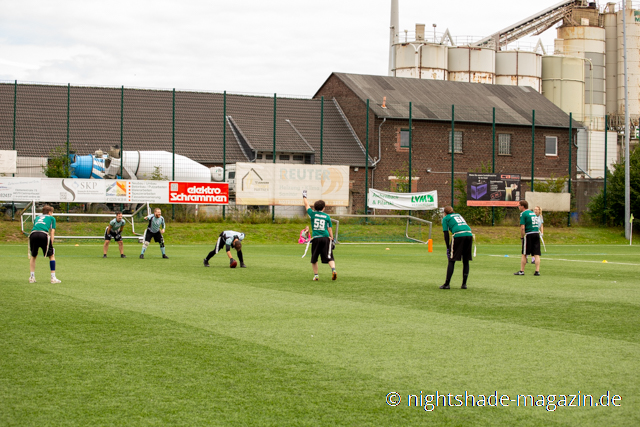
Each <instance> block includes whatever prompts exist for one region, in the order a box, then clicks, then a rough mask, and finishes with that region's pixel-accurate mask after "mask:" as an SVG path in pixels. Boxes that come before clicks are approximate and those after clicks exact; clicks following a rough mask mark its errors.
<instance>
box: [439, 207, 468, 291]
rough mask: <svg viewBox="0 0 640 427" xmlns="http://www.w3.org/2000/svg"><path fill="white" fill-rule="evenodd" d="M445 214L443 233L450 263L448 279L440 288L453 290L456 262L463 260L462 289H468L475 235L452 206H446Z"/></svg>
mask: <svg viewBox="0 0 640 427" xmlns="http://www.w3.org/2000/svg"><path fill="white" fill-rule="evenodd" d="M444 213H445V215H446V216H445V217H444V218H443V219H442V231H443V232H444V243H445V244H446V245H447V260H448V261H449V263H448V265H447V279H446V281H445V282H444V285H442V286H440V289H450V288H451V286H450V282H451V276H453V270H454V268H455V265H456V261H460V260H462V287H461V289H467V278H468V277H469V261H471V260H472V257H471V247H472V245H473V233H472V232H471V227H469V226H468V225H467V222H466V221H465V220H464V218H463V217H462V215H460V214H457V213H454V212H453V208H452V207H451V206H446V207H445V208H444ZM449 233H451V234H449Z"/></svg>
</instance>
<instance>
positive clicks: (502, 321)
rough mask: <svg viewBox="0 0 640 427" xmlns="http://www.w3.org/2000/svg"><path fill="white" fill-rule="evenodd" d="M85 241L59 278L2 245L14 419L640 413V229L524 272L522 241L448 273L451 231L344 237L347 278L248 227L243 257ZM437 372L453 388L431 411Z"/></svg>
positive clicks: (486, 417) (550, 257)
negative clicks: (431, 238) (620, 241)
mask: <svg viewBox="0 0 640 427" xmlns="http://www.w3.org/2000/svg"><path fill="white" fill-rule="evenodd" d="M294 225H295V224H294ZM209 228H211V227H209ZM296 228H297V227H296ZM516 231H517V230H516ZM296 237H297V234H296ZM440 239H441V238H440ZM438 241H439V240H438ZM74 245H75V242H73V243H60V244H57V245H56V248H57V249H56V250H57V253H56V255H57V260H58V269H57V270H58V277H59V278H60V279H61V280H62V283H61V284H59V285H51V284H49V281H48V278H49V275H48V262H46V259H43V258H42V257H39V259H38V265H37V272H36V277H37V279H38V282H37V283H35V284H29V283H28V282H27V279H28V261H27V257H26V245H14V244H3V245H0V264H1V265H2V266H3V267H4V268H3V274H2V281H1V285H0V342H1V343H2V345H1V346H0V425H6V426H60V425H65V426H66V425H77V426H89V425H91V426H93V425H96V426H97V425H261V426H262V425H272V426H282V425H309V426H311V425H314V426H315V425H347V426H365V425H370V426H390V425H422V424H424V425H431V424H433V425H452V426H453V425H509V426H511V425H539V426H550V425H580V426H584V425H594V426H595V425H598V426H600V425H615V426H623V425H629V426H637V425H639V424H640V369H639V368H640V361H639V359H640V316H638V314H639V308H640V287H639V284H638V273H639V272H640V248H639V247H638V246H633V247H629V246H625V245H610V244H606V245H605V244H601V245H587V244H581V245H553V244H551V245H550V244H549V242H547V250H548V252H546V253H544V254H543V258H542V267H541V272H542V276H541V277H534V276H533V274H532V273H533V266H531V265H528V266H527V270H526V275H525V276H524V277H515V276H513V273H514V272H515V271H517V270H518V269H519V255H518V252H519V247H518V246H517V245H499V244H494V245H487V244H484V245H480V246H479V247H478V257H477V258H476V259H475V260H474V261H473V262H472V264H471V275H470V279H469V289H468V290H466V291H464V290H460V289H458V288H459V285H460V281H461V265H460V264H459V263H458V265H457V269H456V272H455V274H454V280H453V281H452V288H453V289H451V290H449V291H443V290H440V289H438V286H439V285H441V284H442V283H443V281H444V275H445V270H446V259H445V256H444V248H443V246H442V245H436V246H435V248H434V253H428V252H427V248H426V247H425V245H389V246H385V245H339V247H338V248H337V250H336V262H337V267H338V280H337V281H335V282H333V281H331V280H330V270H329V268H328V266H324V265H321V266H320V281H319V282H313V281H311V278H312V272H311V267H310V265H309V259H308V257H307V258H305V259H301V255H302V252H303V246H302V245H295V244H290V245H282V244H278V245H267V244H254V243H252V242H251V240H250V239H249V238H248V239H247V241H246V244H245V245H244V248H243V252H244V253H245V262H246V263H247V265H248V268H247V269H235V270H232V269H229V268H228V261H227V260H226V259H225V257H224V254H221V255H222V256H216V257H214V258H213V259H212V260H211V265H212V267H211V268H204V267H203V266H202V258H203V257H204V256H205V255H206V253H207V252H208V251H209V250H210V249H211V247H210V246H207V245H187V244H182V245H171V244H169V245H168V247H167V254H168V255H169V257H170V259H167V260H163V259H161V258H160V251H159V249H158V246H157V245H156V244H152V245H151V246H150V248H149V250H148V251H147V255H146V259H145V260H140V259H138V258H137V256H138V254H139V250H140V245H138V244H134V243H131V242H126V243H125V253H126V254H127V255H128V256H129V257H128V258H126V259H120V258H119V257H117V247H116V246H115V245H112V248H111V249H110V257H109V258H107V259H102V258H101V256H102V249H101V244H99V242H97V241H93V242H80V243H79V245H80V246H74ZM387 247H388V248H389V250H387V249H386V248H387ZM506 255H508V257H507V256H506ZM603 260H607V263H603ZM436 391H437V392H438V393H439V394H445V395H447V394H449V393H450V394H451V395H452V397H450V398H449V399H450V403H451V405H453V406H442V403H443V402H442V400H443V399H442V398H440V399H439V404H440V405H439V406H437V407H434V408H431V407H430V406H429V408H428V409H433V410H432V411H425V409H424V408H423V407H422V406H424V405H422V406H420V398H421V396H422V399H423V402H422V403H423V404H424V403H425V402H426V400H427V399H430V398H427V397H426V396H427V395H431V394H435V393H436ZM465 392H466V393H468V394H469V395H471V394H473V395H475V397H476V398H477V399H482V398H481V397H479V395H485V396H489V395H494V394H495V393H496V392H497V395H498V402H495V398H491V399H489V401H488V402H485V405H486V406H473V407H472V406H470V403H471V399H470V398H469V399H468V400H467V403H468V406H456V405H459V403H458V401H456V399H455V397H454V396H456V395H462V399H464V394H465ZM607 392H608V393H609V396H610V397H613V396H614V395H618V396H620V398H619V399H616V401H615V403H616V404H617V405H619V406H615V407H614V406H613V405H612V404H610V405H609V406H605V407H603V406H597V407H596V406H593V407H591V406H582V405H583V404H584V400H583V399H582V396H584V395H592V396H593V398H594V404H595V403H596V400H597V399H599V398H600V397H601V396H602V395H604V394H606V393H607ZM390 393H398V396H399V398H400V399H401V402H400V404H399V405H398V406H390V405H389V404H388V403H386V400H387V396H389V399H392V400H393V401H394V402H395V401H397V399H398V397H397V396H395V395H390ZM409 395H415V396H417V400H418V402H417V403H418V405H417V406H416V405H415V403H416V398H408V396H409ZM502 395H509V398H507V399H506V400H504V399H503V403H506V404H508V405H509V406H508V407H507V406H502V405H501V404H500V403H499V402H500V397H501V396H502ZM517 395H532V396H533V398H534V400H535V401H537V402H539V401H540V397H539V396H538V395H543V396H544V397H545V402H544V405H543V406H536V407H532V406H531V401H530V399H528V398H527V406H526V407H525V406H523V405H524V399H522V398H521V400H520V405H519V406H517V401H516V400H517V399H516V396H517ZM549 395H556V397H555V398H553V397H551V399H552V400H553V402H552V403H551V404H549V400H548V398H549ZM559 395H567V396H568V399H569V400H567V401H566V402H565V405H569V404H571V403H573V405H572V406H557V404H560V405H562V401H561V399H562V398H561V397H560V396H559ZM571 395H579V396H581V397H579V398H577V400H580V403H581V406H577V405H578V401H577V400H574V402H571V401H570V400H571ZM511 400H514V401H511ZM408 402H410V403H411V405H408ZM589 402H590V399H589V398H586V403H589ZM432 403H435V401H433V402H432ZM447 403H449V402H447ZM460 403H461V402H460ZM476 403H479V402H476ZM496 403H497V406H494V404H496ZM489 404H490V405H489ZM552 409H555V410H552Z"/></svg>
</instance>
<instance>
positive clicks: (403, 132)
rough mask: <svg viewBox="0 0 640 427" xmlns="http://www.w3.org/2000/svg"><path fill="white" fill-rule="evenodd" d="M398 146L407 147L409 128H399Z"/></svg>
mask: <svg viewBox="0 0 640 427" xmlns="http://www.w3.org/2000/svg"><path fill="white" fill-rule="evenodd" d="M400 148H409V129H400Z"/></svg>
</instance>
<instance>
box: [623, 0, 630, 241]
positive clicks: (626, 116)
mask: <svg viewBox="0 0 640 427" xmlns="http://www.w3.org/2000/svg"><path fill="white" fill-rule="evenodd" d="M622 40H623V43H622V49H623V52H624V54H623V57H624V235H625V238H627V239H629V240H630V239H631V222H630V220H631V194H630V188H631V187H630V186H631V183H630V178H629V87H628V83H629V80H628V76H627V2H626V1H625V2H624V3H623V11H622Z"/></svg>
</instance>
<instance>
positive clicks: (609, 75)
mask: <svg viewBox="0 0 640 427" xmlns="http://www.w3.org/2000/svg"><path fill="white" fill-rule="evenodd" d="M604 31H605V54H606V55H605V56H606V65H605V67H606V94H605V95H606V99H607V100H606V106H607V114H610V115H611V114H616V113H617V112H618V17H617V15H616V4H615V3H609V4H607V8H606V10H605V13H604Z"/></svg>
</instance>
